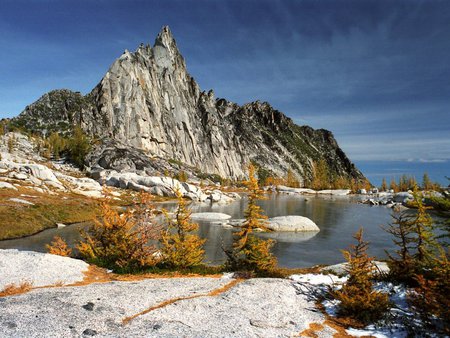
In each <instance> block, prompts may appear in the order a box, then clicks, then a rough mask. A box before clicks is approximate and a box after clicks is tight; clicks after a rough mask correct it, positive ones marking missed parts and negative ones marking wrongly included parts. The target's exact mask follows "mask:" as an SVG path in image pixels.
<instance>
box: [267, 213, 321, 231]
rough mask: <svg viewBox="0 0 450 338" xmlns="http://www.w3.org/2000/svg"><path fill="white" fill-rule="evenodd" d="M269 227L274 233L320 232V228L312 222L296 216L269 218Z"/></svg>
mask: <svg viewBox="0 0 450 338" xmlns="http://www.w3.org/2000/svg"><path fill="white" fill-rule="evenodd" d="M267 227H268V228H269V229H271V230H273V231H291V232H300V231H320V229H319V227H318V226H317V225H316V223H314V222H313V221H312V220H310V219H309V218H307V217H303V216H296V215H295V216H294V215H291V216H278V217H272V218H269V220H268V223H267Z"/></svg>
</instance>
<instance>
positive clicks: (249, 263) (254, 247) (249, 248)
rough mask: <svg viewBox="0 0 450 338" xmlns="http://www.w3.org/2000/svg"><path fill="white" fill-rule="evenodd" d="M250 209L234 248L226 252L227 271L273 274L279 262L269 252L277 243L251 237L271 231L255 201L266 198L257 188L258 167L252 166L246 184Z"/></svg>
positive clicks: (236, 237) (248, 207) (246, 211)
mask: <svg viewBox="0 0 450 338" xmlns="http://www.w3.org/2000/svg"><path fill="white" fill-rule="evenodd" d="M246 186H247V189H248V190H249V194H248V206H247V209H246V210H245V222H244V223H243V224H242V227H241V230H240V231H239V232H237V233H236V234H235V236H234V243H233V247H232V249H230V250H226V251H225V253H226V255H227V257H228V260H227V263H226V268H227V269H229V270H233V271H239V270H247V271H253V272H255V273H257V274H262V275H265V274H270V272H271V271H273V270H274V269H275V268H276V264H277V260H276V258H275V256H273V254H272V253H271V252H270V249H271V248H272V246H273V244H274V241H272V240H263V239H260V238H257V237H254V235H253V234H252V233H253V232H254V231H255V230H256V229H262V230H268V228H267V227H266V225H265V222H264V219H266V218H267V216H265V215H263V214H262V209H261V207H260V206H258V205H257V204H256V201H257V200H259V199H262V198H264V195H263V191H262V190H261V189H260V188H259V186H258V180H257V179H256V177H255V168H254V166H253V165H252V164H250V165H249V179H248V181H246Z"/></svg>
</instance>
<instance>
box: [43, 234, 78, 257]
mask: <svg viewBox="0 0 450 338" xmlns="http://www.w3.org/2000/svg"><path fill="white" fill-rule="evenodd" d="M45 247H46V248H47V252H48V253H50V254H52V255H58V256H64V257H70V255H72V249H71V248H69V247H68V246H67V243H66V241H65V240H64V239H62V238H61V237H60V236H55V237H53V241H52V242H51V243H50V244H47V245H46V246H45Z"/></svg>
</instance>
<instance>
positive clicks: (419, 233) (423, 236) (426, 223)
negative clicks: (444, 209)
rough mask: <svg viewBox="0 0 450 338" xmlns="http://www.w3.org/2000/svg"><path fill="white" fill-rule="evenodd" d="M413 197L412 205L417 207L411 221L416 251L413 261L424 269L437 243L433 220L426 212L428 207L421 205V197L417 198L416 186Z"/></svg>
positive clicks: (430, 259)
mask: <svg viewBox="0 0 450 338" xmlns="http://www.w3.org/2000/svg"><path fill="white" fill-rule="evenodd" d="M413 196H414V201H413V205H414V206H415V207H417V213H416V216H415V218H414V219H413V220H412V222H413V227H414V232H415V235H416V236H415V239H414V244H415V249H416V253H415V255H414V259H415V260H416V261H417V262H418V263H419V264H420V265H421V266H424V267H426V266H428V265H429V263H430V262H431V261H432V260H433V257H434V253H435V250H436V248H437V242H436V239H435V236H434V234H433V220H432V218H431V216H430V215H429V214H428V212H427V210H428V209H430V207H427V206H425V205H424V204H423V201H422V196H419V192H418V190H417V186H416V187H415V188H414V193H413Z"/></svg>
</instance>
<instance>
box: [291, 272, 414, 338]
mask: <svg viewBox="0 0 450 338" xmlns="http://www.w3.org/2000/svg"><path fill="white" fill-rule="evenodd" d="M290 278H291V279H292V280H294V281H295V282H298V283H299V284H298V288H299V290H301V291H302V292H308V291H310V292H311V291H313V292H316V291H317V292H319V293H320V292H326V291H327V289H328V287H331V286H333V288H334V289H335V290H336V289H339V288H341V287H342V284H344V283H345V282H346V281H347V277H337V276H335V275H332V274H328V275H322V274H304V275H292V276H290ZM374 289H375V290H378V291H382V292H386V293H387V294H389V297H390V300H391V302H392V303H393V307H392V308H391V314H392V318H393V319H392V321H391V322H390V323H389V324H382V323H380V324H379V325H368V326H367V327H365V328H364V329H355V328H350V329H348V330H346V331H347V333H348V334H350V335H353V336H355V337H361V336H373V337H377V338H394V337H396V338H402V337H407V336H408V333H407V332H406V330H405V327H404V324H403V323H402V322H401V318H402V317H403V320H404V319H405V318H413V317H414V314H413V313H411V312H409V309H408V304H407V301H406V294H407V290H406V288H405V287H404V286H401V285H393V284H392V283H386V282H378V283H376V284H375V285H374ZM322 305H323V306H324V307H325V311H326V312H327V314H328V315H330V316H336V314H337V310H338V305H339V301H337V300H332V299H326V300H324V301H323V302H322ZM415 320H417V318H416V319H415Z"/></svg>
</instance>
